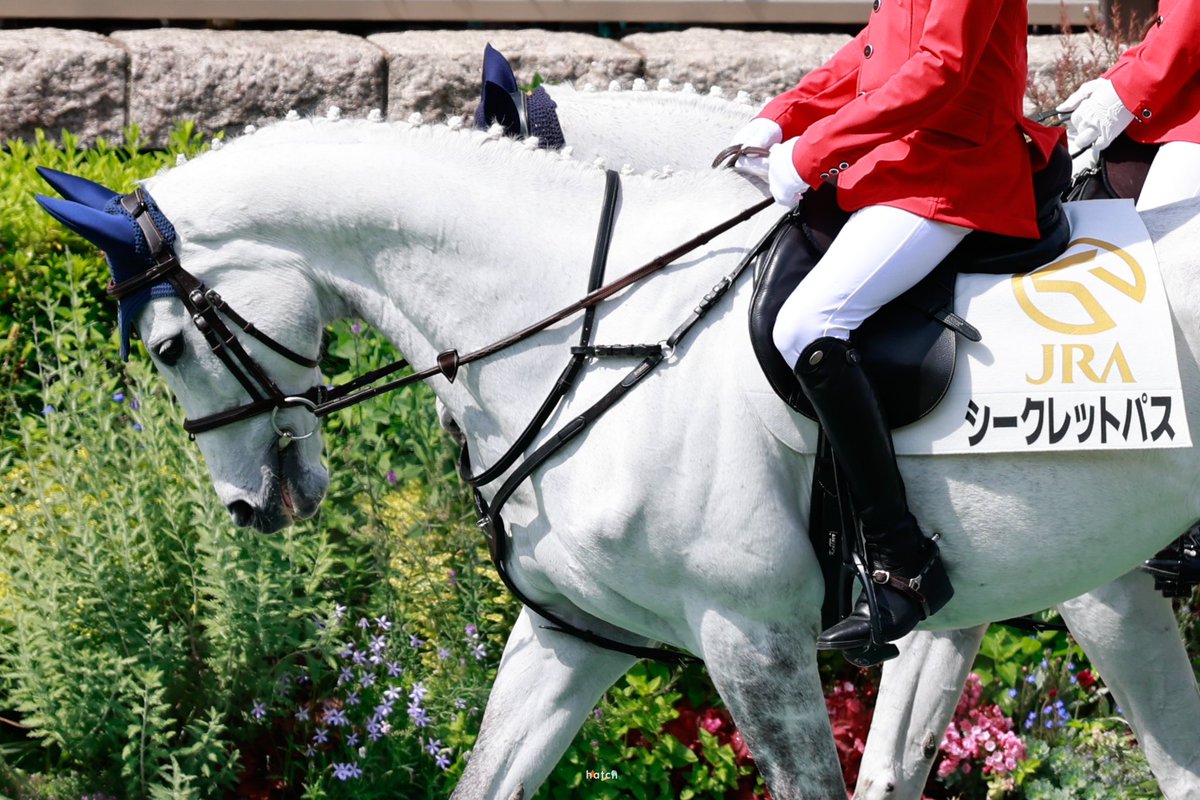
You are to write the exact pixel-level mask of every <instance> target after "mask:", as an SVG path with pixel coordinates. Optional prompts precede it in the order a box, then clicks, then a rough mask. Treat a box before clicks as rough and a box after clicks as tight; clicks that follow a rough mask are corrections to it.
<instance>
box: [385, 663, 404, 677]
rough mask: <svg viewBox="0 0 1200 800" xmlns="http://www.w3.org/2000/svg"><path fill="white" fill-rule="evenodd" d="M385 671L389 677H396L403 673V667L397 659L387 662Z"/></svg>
mask: <svg viewBox="0 0 1200 800" xmlns="http://www.w3.org/2000/svg"><path fill="white" fill-rule="evenodd" d="M387 672H388V677H389V678H398V677H399V676H401V675H403V674H404V667H402V666H400V664H399V662H397V661H389V662H387Z"/></svg>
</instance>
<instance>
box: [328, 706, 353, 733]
mask: <svg viewBox="0 0 1200 800" xmlns="http://www.w3.org/2000/svg"><path fill="white" fill-rule="evenodd" d="M325 722H326V724H328V725H336V726H337V727H339V728H340V727H343V726H345V725H349V724H350V720H349V718H348V717H347V716H346V712H345V711H343V710H342V709H340V708H334V709H331V710H329V711H326V712H325Z"/></svg>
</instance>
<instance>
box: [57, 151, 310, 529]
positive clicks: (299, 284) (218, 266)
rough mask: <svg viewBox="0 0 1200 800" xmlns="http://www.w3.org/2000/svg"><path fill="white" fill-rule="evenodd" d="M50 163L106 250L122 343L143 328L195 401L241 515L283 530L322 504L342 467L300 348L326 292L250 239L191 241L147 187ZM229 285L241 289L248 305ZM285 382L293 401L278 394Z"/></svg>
mask: <svg viewBox="0 0 1200 800" xmlns="http://www.w3.org/2000/svg"><path fill="white" fill-rule="evenodd" d="M39 172H40V173H41V175H42V177H43V178H45V180H46V181H47V182H48V183H49V184H50V185H51V186H53V187H54V188H55V189H56V190H57V191H58V192H59V194H61V195H62V197H63V199H57V198H50V197H45V196H42V195H38V197H37V201H38V203H40V204H41V206H42V207H43V208H44V209H45V210H46V211H47V212H49V213H50V214H51V215H52V216H53V217H54V218H55V219H57V220H58V221H59V222H61V223H63V224H64V225H66V226H67V227H68V228H70V229H71V230H72V231H74V232H75V233H77V234H79V235H80V236H82V237H83V238H85V239H87V240H88V241H90V242H92V243H93V244H95V245H96V246H97V247H99V248H100V249H101V250H103V251H104V253H105V256H106V257H107V260H108V265H109V268H110V270H111V273H112V281H111V282H110V283H109V288H108V292H109V295H110V296H113V297H115V298H117V299H118V303H119V306H118V328H119V333H120V341H121V357H122V358H123V359H124V358H127V357H128V353H129V343H130V339H131V337H132V336H133V335H134V334H135V333H136V334H137V335H138V337H139V338H140V339H141V340H142V341H143V343H144V345H145V347H146V350H147V352H149V354H150V358H151V360H152V361H153V362H154V364H155V366H156V367H157V369H158V371H159V372H160V373H161V374H162V376H163V378H164V379H165V380H166V381H167V384H168V385H169V387H170V388H171V390H172V391H173V392H174V394H175V397H176V398H177V399H178V401H179V403H180V404H181V405H182V406H183V408H184V410H185V411H186V412H187V414H188V417H189V422H188V423H185V425H186V426H187V427H188V429H189V431H191V432H193V435H194V437H195V439H196V441H197V443H198V444H199V446H200V449H201V451H202V452H203V454H204V456H205V460H206V462H207V463H208V467H209V471H210V473H211V475H212V479H213V485H214V487H215V488H216V491H217V494H218V496H219V497H220V498H221V501H222V502H223V503H224V504H225V506H226V508H228V509H229V512H230V515H231V517H232V518H233V521H234V522H235V523H236V524H237V525H239V526H253V527H255V528H257V529H258V530H260V531H263V532H273V531H276V530H279V529H280V528H282V527H284V526H285V525H287V524H289V523H290V522H291V521H292V520H293V519H297V518H300V519H303V518H307V517H310V516H312V515H313V514H315V513H316V510H317V507H318V506H319V504H320V502H321V500H322V499H323V497H324V495H325V490H326V488H327V486H328V483H329V476H328V473H327V472H326V470H325V468H324V466H323V465H322V464H321V460H320V454H321V440H320V433H319V430H318V429H317V420H316V419H315V418H313V417H312V415H311V414H309V413H308V411H307V410H305V408H304V406H305V405H306V403H304V402H301V399H302V398H303V397H304V396H305V395H306V393H312V392H313V391H319V390H317V389H316V387H318V386H319V381H320V373H319V371H318V370H317V369H316V361H315V359H310V358H308V357H306V356H298V355H297V354H304V353H309V354H313V355H315V354H316V353H317V351H318V348H319V344H320V335H321V324H320V320H319V317H318V313H317V306H318V302H317V297H316V295H315V292H314V291H313V290H312V287H311V285H310V284H309V283H308V282H307V281H304V280H298V279H297V278H298V277H300V275H299V273H300V272H301V269H300V268H301V265H299V264H296V263H294V257H292V256H291V255H290V254H289V253H287V252H283V251H281V250H279V249H278V248H275V247H270V246H266V245H265V244H264V243H257V244H255V243H254V242H252V241H246V240H245V239H236V240H234V241H225V242H217V241H203V242H201V241H197V242H190V243H189V242H185V241H183V240H182V237H180V236H179V235H178V234H177V233H176V230H175V226H174V225H173V224H172V223H171V221H170V220H169V219H168V218H167V216H166V214H165V213H164V212H163V211H162V210H161V209H160V208H159V206H158V204H157V203H156V202H155V201H154V199H153V198H152V197H151V196H150V195H149V193H147V192H146V191H145V190H144V189H139V190H137V191H136V192H134V193H131V194H129V195H121V194H119V193H118V192H115V191H113V190H112V189H109V188H107V187H104V186H101V185H100V184H97V183H93V182H92V181H88V180H86V179H84V178H80V177H77V176H72V175H67V174H65V173H61V172H56V171H53V170H48V169H40V170H39ZM171 262H173V264H174V266H173V267H172V266H171ZM223 297H230V298H237V300H236V301H235V303H236V305H237V306H238V307H239V310H238V311H235V310H233V308H231V307H230V306H229V305H227V304H225V303H224V301H223V299H222V298H223ZM239 312H240V313H239ZM243 314H244V315H245V316H244V317H243V316H242V315H243ZM247 321H253V323H254V324H252V325H250V327H249V328H247V327H246V326H245V325H244V324H243V323H246V322H247ZM227 323H228V324H227ZM296 323H299V324H296ZM232 330H237V331H238V334H237V336H234V335H233V333H231V331H232ZM246 334H250V335H246ZM263 334H265V335H263ZM231 340H232V341H231ZM239 353H240V354H241V355H243V356H245V358H240V357H239V355H238V354H239ZM243 362H245V363H243ZM231 372H233V373H234V377H236V378H237V380H234V381H231V380H230V373H231ZM276 395H277V396H278V397H281V398H285V399H286V400H287V402H284V403H278V404H275V405H274V406H272V405H270V404H268V403H266V402H264V401H267V400H270V399H271V398H272V397H273V396H276ZM248 396H249V398H250V401H249V402H248V401H247V397H248ZM295 398H301V399H295ZM256 400H257V401H258V402H257V404H256V402H255V401H256Z"/></svg>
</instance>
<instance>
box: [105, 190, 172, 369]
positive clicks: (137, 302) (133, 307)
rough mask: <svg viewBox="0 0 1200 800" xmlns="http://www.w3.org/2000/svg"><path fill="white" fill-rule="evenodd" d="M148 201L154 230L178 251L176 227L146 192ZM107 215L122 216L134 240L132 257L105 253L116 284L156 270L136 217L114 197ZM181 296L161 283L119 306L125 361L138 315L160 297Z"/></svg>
mask: <svg viewBox="0 0 1200 800" xmlns="http://www.w3.org/2000/svg"><path fill="white" fill-rule="evenodd" d="M142 192H143V194H144V195H145V197H146V213H148V214H149V215H150V219H152V220H154V226H155V227H156V228H158V231H159V233H161V234H162V235H163V241H164V242H165V243H166V246H167V247H169V248H172V249H174V247H175V238H176V236H175V226H174V225H172V224H171V221H170V220H169V219H167V218H166V216H165V215H164V214H163V213H162V211H161V210H160V209H159V207H158V204H157V203H155V202H154V198H152V197H151V196H150V193H149V192H147V191H146V190H145V189H143V190H142ZM104 213H106V214H120V215H121V216H123V217H125V218H126V219H128V220H129V229H130V236H131V239H132V240H133V250H132V252H131V253H121V254H118V255H117V256H116V257H114V255H113V254H112V253H109V252H107V251H106V252H105V256H107V259H108V269H109V271H110V272H112V277H113V281H114V282H116V283H120V282H121V281H123V280H125V279H126V278H132V277H133V276H135V275H139V274H141V273H143V272H145V271H146V270H148V269H150V268H151V267H153V266H154V263H155V262H154V256H152V255H151V254H150V248H149V246H148V245H147V244H146V236H145V234H143V233H142V229H141V227H139V226H138V224H137V223H136V222H134V221H133V215H132V214H130V213H129V212H128V211H126V210H125V207H124V206H122V205H121V198H120V197H114V198H113V199H112V200H110V201H108V205H106V206H105V207H104ZM177 296H178V293H177V292H176V291H175V287H174V286H172V285H171V283H170V282H169V281H165V280H164V281H160V282H159V283H155V284H152V285H150V286H147V287H146V288H144V289H138V290H137V291H136V292H133V293H132V294H130V295H128V296H126V297H124V298H123V299H122V300H121V301H120V303H118V305H117V329H118V330H120V332H121V360H122V361H127V360H128V359H129V337H130V334H131V333H132V332H133V323H134V320H136V319H137V318H138V314H140V313H141V312H142V309H143V308H145V307H146V304H147V303H149V302H150V301H151V300H153V299H155V298H157V297H177Z"/></svg>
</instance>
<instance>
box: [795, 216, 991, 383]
mask: <svg viewBox="0 0 1200 800" xmlns="http://www.w3.org/2000/svg"><path fill="white" fill-rule="evenodd" d="M968 233H970V229H969V228H964V227H962V226H960V225H951V224H950V223H947V222H936V221H934V220H930V219H925V218H924V217H918V216H917V215H916V214H913V213H911V212H908V211H902V210H901V209H898V208H892V207H890V206H867V207H866V208H864V209H861V210H859V211H856V212H854V213H853V214H852V215H851V216H850V219H849V220H847V222H846V225H845V227H844V228H842V230H841V232H840V233H839V234H838V235H837V238H835V239H834V240H833V244H832V245H830V247H829V251H828V252H827V253H825V255H824V256H822V257H821V260H820V261H819V262H817V265H816V266H815V267H813V269H812V272H810V273H809V275H808V277H806V278H805V279H804V282H803V283H801V284H800V286H799V287H798V288H797V289H796V291H794V292H792V294H791V296H790V297H788V299H787V300H786V301H785V302H784V304H783V307H782V308H780V309H779V316H778V317H777V318H776V320H775V328H774V331H773V334H774V339H775V347H776V349H778V350H779V352H780V353H781V354H782V355H783V358H784V360H786V361H787V363H788V366H791V367H795V366H796V362H797V361H799V360H800V353H801V351H803V350H804V348H805V347H807V346H808V345H809V344H810V343H811V342H813V341H815V340H817V339H820V338H821V337H824V336H834V337H836V338H838V339H848V338H849V337H850V332H851V331H852V330H854V329H855V328H857V327H858V326H859V325H861V324H862V323H863V321H864V320H866V319H867V317H869V316H871V315H872V314H874V313H875V312H876V311H878V310H879V309H880V308H882V307H883V306H884V305H885V304H886V303H888V302H889V301H891V300H893V299H895V298H896V297H898V296H899V295H901V294H903V293H904V292H906V291H907V290H908V289H910V288H912V287H913V286H915V285H916V284H917V283H918V282H919V281H920V280H921V279H922V278H924V277H925V276H926V275H928V274H929V273H930V272H931V271H932V270H933V268H934V267H936V266H937V265H938V264H940V263H941V261H942V259H943V258H945V257H946V256H948V255H949V254H950V251H951V250H953V249H954V248H955V247H956V246H957V245H958V243H959V242H961V241H962V239H963V237H964V236H966V235H967V234H968Z"/></svg>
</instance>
